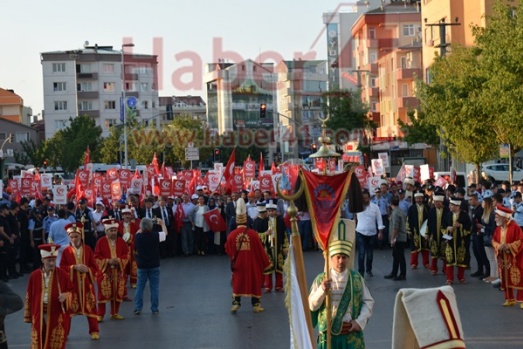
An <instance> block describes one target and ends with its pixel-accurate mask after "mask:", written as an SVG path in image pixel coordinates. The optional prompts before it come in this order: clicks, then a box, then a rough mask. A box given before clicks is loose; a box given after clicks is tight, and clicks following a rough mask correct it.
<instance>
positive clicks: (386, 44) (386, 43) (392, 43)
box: [366, 38, 398, 50]
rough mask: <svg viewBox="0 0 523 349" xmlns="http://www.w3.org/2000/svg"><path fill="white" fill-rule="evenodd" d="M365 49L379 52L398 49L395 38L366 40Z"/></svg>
mask: <svg viewBox="0 0 523 349" xmlns="http://www.w3.org/2000/svg"><path fill="white" fill-rule="evenodd" d="M366 46H367V48H377V49H380V50H385V49H392V48H395V47H398V39H395V38H383V39H367V40H366Z"/></svg>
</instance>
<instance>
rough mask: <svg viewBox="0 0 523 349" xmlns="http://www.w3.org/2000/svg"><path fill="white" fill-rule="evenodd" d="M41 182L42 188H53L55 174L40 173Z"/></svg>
mask: <svg viewBox="0 0 523 349" xmlns="http://www.w3.org/2000/svg"><path fill="white" fill-rule="evenodd" d="M40 183H41V184H40V185H41V187H42V188H46V189H51V188H52V187H53V175H52V174H50V173H42V174H41V175H40Z"/></svg>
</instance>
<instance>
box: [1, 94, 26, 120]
mask: <svg viewBox="0 0 523 349" xmlns="http://www.w3.org/2000/svg"><path fill="white" fill-rule="evenodd" d="M23 112H24V100H23V99H22V97H20V96H19V95H17V94H16V93H15V91H13V90H9V89H7V90H6V89H3V88H0V118H2V119H6V120H9V121H13V122H23V121H24V117H23Z"/></svg>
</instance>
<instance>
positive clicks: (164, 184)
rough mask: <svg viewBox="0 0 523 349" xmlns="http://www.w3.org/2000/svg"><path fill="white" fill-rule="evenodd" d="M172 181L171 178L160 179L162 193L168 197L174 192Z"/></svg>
mask: <svg viewBox="0 0 523 349" xmlns="http://www.w3.org/2000/svg"><path fill="white" fill-rule="evenodd" d="M172 183H173V182H172V181H171V179H170V178H169V179H163V180H161V181H160V195H162V196H165V197H168V196H171V194H172Z"/></svg>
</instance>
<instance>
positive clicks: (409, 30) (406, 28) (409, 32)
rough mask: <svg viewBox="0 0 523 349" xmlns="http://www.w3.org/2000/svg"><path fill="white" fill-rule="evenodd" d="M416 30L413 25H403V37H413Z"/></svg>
mask: <svg viewBox="0 0 523 349" xmlns="http://www.w3.org/2000/svg"><path fill="white" fill-rule="evenodd" d="M415 35H416V29H415V27H414V24H404V25H403V36H415Z"/></svg>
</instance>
